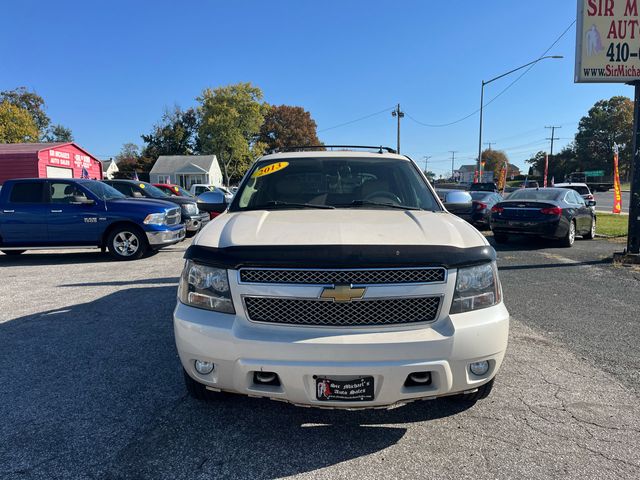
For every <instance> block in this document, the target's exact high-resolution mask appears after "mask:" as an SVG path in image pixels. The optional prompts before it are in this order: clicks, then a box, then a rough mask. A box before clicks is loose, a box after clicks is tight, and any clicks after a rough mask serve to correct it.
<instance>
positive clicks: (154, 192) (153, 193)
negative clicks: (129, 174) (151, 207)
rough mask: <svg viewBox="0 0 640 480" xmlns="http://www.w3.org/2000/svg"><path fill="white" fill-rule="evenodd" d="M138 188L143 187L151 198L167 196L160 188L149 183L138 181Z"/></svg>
mask: <svg viewBox="0 0 640 480" xmlns="http://www.w3.org/2000/svg"><path fill="white" fill-rule="evenodd" d="M139 186H140V188H144V191H145V192H147V193H148V194H149V196H150V197H153V198H165V197H169V196H170V195H168V194H167V193H165V192H163V191H162V190H160V189H159V188H158V187H156V186H153V185H151V184H150V183H145V182H140V185H139Z"/></svg>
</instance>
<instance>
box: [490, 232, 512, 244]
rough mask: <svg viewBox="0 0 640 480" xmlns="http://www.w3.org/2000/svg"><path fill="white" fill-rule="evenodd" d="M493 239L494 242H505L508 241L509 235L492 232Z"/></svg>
mask: <svg viewBox="0 0 640 480" xmlns="http://www.w3.org/2000/svg"><path fill="white" fill-rule="evenodd" d="M493 239H494V240H495V241H496V243H507V242H508V241H509V235H507V234H506V233H494V234H493Z"/></svg>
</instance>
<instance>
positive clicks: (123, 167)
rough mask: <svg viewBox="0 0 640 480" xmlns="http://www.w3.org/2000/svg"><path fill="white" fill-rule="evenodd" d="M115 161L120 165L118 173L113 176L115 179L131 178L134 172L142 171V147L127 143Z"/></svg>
mask: <svg viewBox="0 0 640 480" xmlns="http://www.w3.org/2000/svg"><path fill="white" fill-rule="evenodd" d="M115 160H116V164H117V165H118V171H117V172H115V173H114V174H113V176H114V177H115V178H131V177H133V172H134V171H135V172H139V171H141V166H140V160H141V155H140V147H138V145H136V144H135V143H125V144H124V145H123V146H122V149H121V150H120V153H118V154H117V155H116V158H115Z"/></svg>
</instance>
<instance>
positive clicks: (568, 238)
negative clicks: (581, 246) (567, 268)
mask: <svg viewBox="0 0 640 480" xmlns="http://www.w3.org/2000/svg"><path fill="white" fill-rule="evenodd" d="M575 241H576V221H575V220H571V223H570V224H569V229H568V230H567V234H566V235H565V236H564V237H563V238H562V239H561V240H560V245H562V246H563V247H566V248H569V247H573V243H574V242H575Z"/></svg>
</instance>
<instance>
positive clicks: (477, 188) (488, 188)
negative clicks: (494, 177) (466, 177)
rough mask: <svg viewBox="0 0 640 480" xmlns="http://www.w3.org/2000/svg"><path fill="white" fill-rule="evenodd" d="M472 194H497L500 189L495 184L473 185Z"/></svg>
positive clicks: (471, 186) (470, 189)
mask: <svg viewBox="0 0 640 480" xmlns="http://www.w3.org/2000/svg"><path fill="white" fill-rule="evenodd" d="M469 191H470V192H497V191H498V187H497V186H496V184H495V183H493V182H478V183H472V184H471V185H470V186H469Z"/></svg>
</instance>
